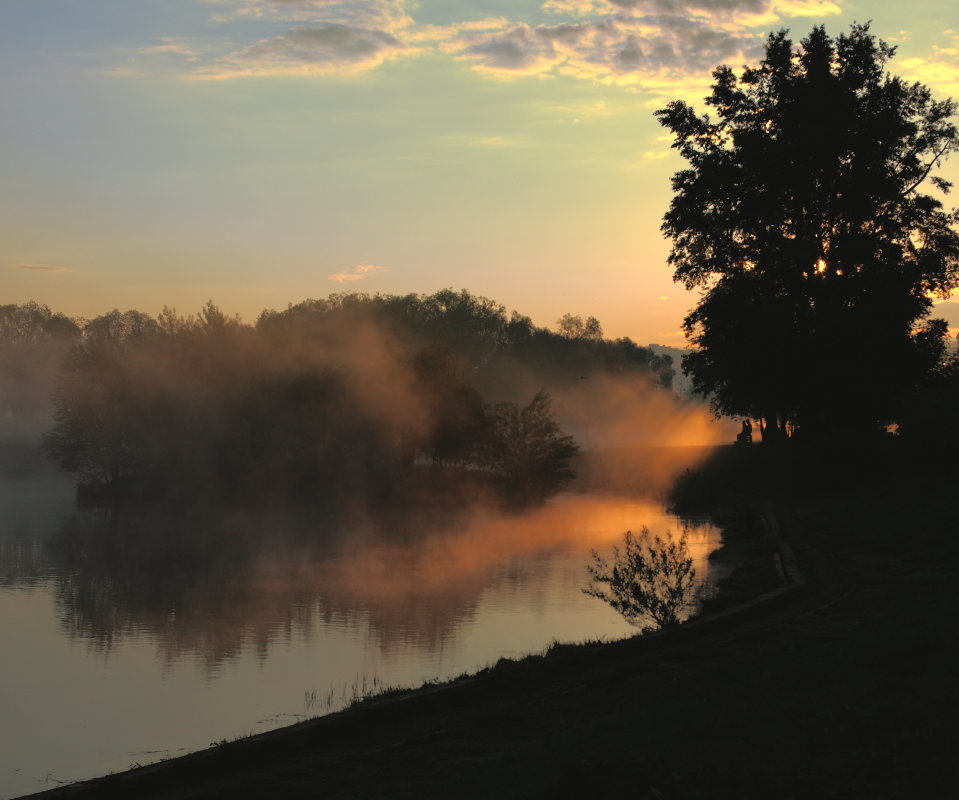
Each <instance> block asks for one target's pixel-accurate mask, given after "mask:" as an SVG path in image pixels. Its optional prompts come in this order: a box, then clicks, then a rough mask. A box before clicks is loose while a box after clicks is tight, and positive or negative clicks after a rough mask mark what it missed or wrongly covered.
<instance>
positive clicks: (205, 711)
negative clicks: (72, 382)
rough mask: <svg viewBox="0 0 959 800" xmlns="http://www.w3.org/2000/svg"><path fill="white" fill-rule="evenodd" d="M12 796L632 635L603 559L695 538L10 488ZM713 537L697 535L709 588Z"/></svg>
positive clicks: (540, 522)
mask: <svg viewBox="0 0 959 800" xmlns="http://www.w3.org/2000/svg"><path fill="white" fill-rule="evenodd" d="M2 498H3V504H4V512H5V514H4V519H5V526H4V530H3V532H2V536H0V620H2V623H0V624H2V628H3V630H2V631H0V634H2V635H3V638H4V642H5V650H6V652H8V653H9V654H10V657H6V658H5V659H4V660H3V662H2V666H0V694H2V700H3V706H4V708H5V714H4V715H3V720H2V723H0V725H2V731H0V737H2V738H3V739H4V741H5V743H6V745H7V746H6V747H4V749H3V755H2V756H0V796H2V797H10V796H16V795H18V794H21V793H26V792H29V791H35V790H40V789H43V788H49V786H52V785H55V784H53V783H47V782H45V781H46V780H47V775H48V774H50V776H51V777H50V780H54V779H55V780H76V779H81V778H86V777H92V776H94V775H96V774H101V773H104V772H107V771H110V770H117V769H125V768H126V767H127V766H128V765H129V764H132V763H146V762H148V761H152V760H156V759H158V758H164V757H169V756H171V755H176V754H178V753H180V752H185V751H187V750H193V749H198V748H202V747H205V746H207V745H208V744H209V743H210V742H211V741H218V740H220V739H222V738H223V737H228V738H229V737H232V736H235V735H240V734H246V733H251V732H260V731H263V730H267V729H269V728H272V727H276V726H279V725H283V724H288V723H290V722H294V721H297V720H298V719H301V718H303V717H304V716H305V715H311V714H316V713H322V712H326V711H329V710H335V709H336V708H339V707H341V706H343V705H344V704H345V703H347V702H349V700H350V699H351V698H352V697H353V695H354V694H357V693H362V691H363V690H364V687H365V688H373V685H374V683H377V684H378V685H383V684H394V685H416V684H418V683H420V682H422V681H424V680H430V679H435V678H440V679H443V678H448V677H453V676H456V675H458V674H460V673H463V672H468V671H474V670H476V669H479V668H482V667H483V666H486V665H488V664H491V663H494V662H495V661H496V660H497V659H498V658H500V657H502V656H507V657H518V656H520V655H523V654H525V653H529V652H535V651H538V650H540V649H542V648H543V647H545V646H547V645H548V644H549V643H550V642H551V641H553V640H561V641H580V640H583V639H587V638H590V639H592V638H618V637H620V636H624V635H629V634H631V633H633V632H634V630H633V629H632V628H630V626H628V625H627V624H626V623H625V622H624V621H623V620H622V619H621V618H619V617H618V615H616V614H615V613H614V612H612V611H611V610H610V609H608V608H606V607H605V605H604V604H602V603H601V602H599V601H596V600H594V599H592V598H588V597H586V596H585V595H583V594H582V593H581V591H580V590H581V588H582V587H583V586H584V585H585V583H586V579H587V576H586V573H585V564H586V562H587V559H588V554H589V550H590V549H592V548H596V549H599V550H601V551H606V550H608V549H609V547H610V546H611V545H612V544H614V543H615V542H616V541H617V540H618V539H619V538H620V537H621V535H622V532H623V531H624V530H626V529H628V528H631V529H638V528H639V527H640V526H641V525H643V524H647V525H649V526H650V527H652V528H653V529H656V530H663V529H665V528H666V527H671V528H672V529H673V530H674V531H675V530H677V528H678V527H679V525H680V524H681V523H680V522H679V521H678V520H675V519H670V518H668V517H666V516H664V515H663V512H662V511H661V508H660V507H659V505H658V504H657V503H655V502H647V501H637V500H634V499H625V498H622V497H615V496H593V495H588V494H565V495H562V496H560V497H557V498H555V499H554V500H553V501H551V502H549V503H548V504H546V505H545V506H543V507H541V508H538V509H535V510H533V511H529V512H526V513H523V514H509V513H503V512H498V511H492V510H490V509H484V508H474V509H469V510H464V511H463V512H462V513H460V514H456V515H443V516H442V517H439V516H436V515H432V516H431V515H428V514H427V515H423V516H415V515H414V516H403V517H399V518H395V519H389V518H384V517H383V516H382V515H366V514H353V515H350V516H348V517H342V518H341V517H337V516H330V515H324V514H323V513H322V512H319V511H318V510H317V509H316V508H313V507H301V508H296V509H291V508H289V507H287V508H282V509H278V508H274V509H264V508H261V509H259V510H251V509H249V508H247V509H242V510H237V509H229V508H220V509H218V510H216V511H214V510H212V509H210V508H207V509H204V510H203V511H202V512H199V511H189V512H186V511H182V510H181V511H179V512H174V513H171V514H169V515H167V516H166V517H163V516H162V515H159V514H157V513H156V512H155V511H154V512H151V513H149V514H144V513H142V512H140V511H136V510H129V509H128V510H105V509H86V510H79V511H77V510H74V509H73V497H72V487H71V486H70V483H69V481H63V480H60V479H49V478H42V479H40V478H37V479H20V480H17V481H9V480H8V481H5V482H3V485H2ZM716 539H717V534H716V532H715V531H714V530H712V529H710V528H708V527H705V528H694V529H693V531H692V534H691V544H692V549H693V552H694V554H695V555H696V558H697V561H698V565H699V568H700V571H701V574H702V573H704V572H705V569H706V567H705V562H704V561H703V559H704V558H705V555H706V553H707V552H708V551H709V550H711V549H712V548H713V547H715V546H716V543H717V541H716Z"/></svg>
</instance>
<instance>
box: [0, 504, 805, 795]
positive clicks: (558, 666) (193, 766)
mask: <svg viewBox="0 0 959 800" xmlns="http://www.w3.org/2000/svg"><path fill="white" fill-rule="evenodd" d="M757 519H759V520H761V524H762V526H763V536H764V537H765V538H767V539H769V540H771V541H773V542H774V545H775V548H776V554H775V557H776V558H777V559H779V560H782V559H783V558H785V559H786V560H788V561H789V563H790V564H792V565H794V566H795V569H796V573H795V577H787V576H786V575H784V574H783V573H782V572H781V571H780V572H779V573H778V574H779V575H780V577H781V578H782V580H781V583H780V585H778V586H777V587H775V588H774V589H772V590H769V591H764V592H763V593H761V594H758V595H756V596H754V597H751V598H750V599H748V600H745V601H741V602H736V603H734V604H726V605H724V606H722V607H719V608H718V610H716V611H713V612H711V613H707V614H705V615H701V616H697V617H694V618H692V619H690V620H688V621H686V622H684V623H683V624H682V625H680V626H679V627H677V628H673V629H670V630H665V631H654V632H651V633H647V634H639V633H637V634H636V635H635V636H632V637H627V638H625V639H620V640H616V641H613V642H583V643H574V644H559V643H554V644H553V645H551V646H550V647H548V648H547V650H546V651H545V652H543V653H539V654H530V655H526V656H523V657H521V658H518V659H512V658H501V659H500V660H499V661H498V662H497V663H496V664H494V665H492V666H490V667H486V668H484V669H482V670H480V671H478V672H475V673H471V674H464V675H461V676H459V677H456V678H453V679H451V680H447V681H443V682H440V683H432V682H428V683H426V684H423V685H421V686H418V687H410V688H391V687H387V688H385V689H384V690H382V691H381V692H378V693H377V694H374V695H371V696H367V697H361V698H358V699H357V700H355V701H354V702H353V704H352V705H350V706H349V707H347V708H345V709H341V710H338V711H335V712H331V713H328V714H323V715H319V716H316V717H312V718H310V719H306V720H303V721H301V722H297V723H294V724H291V725H287V726H284V727H281V728H276V729H273V730H270V731H265V732H263V733H258V734H253V735H247V736H240V737H237V738H236V739H234V740H230V741H224V742H222V743H220V744H217V745H215V746H212V747H209V748H205V749H203V750H198V751H194V752H192V753H187V754H185V755H182V756H177V757H175V758H170V759H165V760H162V761H158V762H155V763H151V764H145V765H142V766H138V767H134V768H132V769H129V770H125V771H123V772H117V773H110V774H108V775H105V776H100V777H96V778H92V779H89V780H85V781H79V782H76V783H71V784H66V785H64V786H58V787H55V788H52V789H47V790H43V791H41V792H38V793H34V794H30V795H23V796H21V798H22V800H28V798H29V800H56V798H61V797H67V796H70V797H80V798H82V797H87V796H90V797H101V796H102V797H112V796H114V794H116V793H119V792H122V791H123V787H124V786H130V790H131V791H136V793H137V795H138V796H145V795H142V794H141V792H142V791H144V790H146V791H150V790H148V789H145V787H143V786H142V784H144V783H146V782H150V783H153V782H154V780H155V781H156V782H157V783H160V784H165V783H168V782H170V781H171V780H173V781H174V782H176V781H179V780H182V779H185V778H186V777H187V776H193V775H195V774H198V773H202V774H206V773H208V772H209V771H211V770H212V771H214V772H216V771H220V770H224V771H229V770H231V769H232V768H234V767H235V766H236V765H235V764H234V762H235V761H243V760H245V757H246V755H247V754H250V753H251V751H256V754H257V756H258V757H260V756H262V755H265V754H268V753H270V752H273V751H275V750H282V749H284V748H286V747H288V746H290V745H293V746H295V744H293V743H295V742H296V741H297V740H298V739H302V738H313V737H317V736H320V737H323V736H325V735H326V729H330V731H329V735H333V736H335V735H336V729H338V728H340V727H343V728H348V729H352V728H355V727H357V726H363V725H376V724H377V719H378V717H380V716H381V715H385V716H387V717H393V716H394V715H396V714H397V713H402V712H403V709H404V708H405V707H406V706H414V707H415V706H419V705H424V704H426V705H434V704H437V703H443V701H444V699H449V700H451V702H452V703H453V704H456V705H459V704H461V703H462V702H464V700H462V699H460V698H459V697H452V695H453V694H462V695H464V696H465V697H469V696H470V695H473V694H479V695H482V694H483V693H484V691H485V690H486V689H487V688H489V689H491V690H493V689H494V688H495V687H487V686H486V684H485V683H484V682H490V683H491V684H498V683H500V682H502V681H503V680H506V681H511V680H513V679H514V677H516V676H520V677H521V676H523V675H524V674H525V673H528V672H535V671H536V670H538V669H541V668H543V667H546V666H548V667H549V668H550V669H551V670H553V671H560V672H565V671H568V670H571V669H573V668H574V667H576V668H579V667H581V666H583V664H586V665H587V667H588V668H595V667H596V665H595V664H593V665H589V662H593V661H595V662H597V663H601V662H602V661H603V660H604V659H605V658H606V657H607V656H608V657H610V658H613V657H615V656H616V655H620V656H621V655H624V654H628V656H627V657H628V658H630V659H632V658H637V657H640V656H641V655H642V653H643V651H646V650H655V649H657V648H661V647H663V646H664V645H665V646H669V644H670V643H672V642H677V643H678V642H694V641H695V640H696V639H697V638H699V637H701V636H703V635H710V634H712V633H714V632H715V631H716V630H721V629H723V628H725V627H727V626H730V625H733V626H735V625H736V623H737V620H738V619H740V618H742V617H748V616H749V615H750V614H753V613H756V612H758V613H760V614H761V613H762V610H763V609H764V608H766V607H767V606H768V607H769V608H770V609H772V608H774V607H777V606H779V605H780V604H782V603H784V602H787V603H788V601H789V599H790V597H791V596H792V595H793V594H797V593H801V592H802V590H803V589H804V587H805V586H806V579H805V576H804V575H803V574H802V573H801V571H800V570H799V569H798V563H797V562H796V558H795V555H794V554H793V552H792V548H791V547H790V545H789V544H788V542H786V541H785V540H784V539H783V538H782V536H781V533H780V531H781V526H780V525H779V524H778V522H777V521H776V520H775V517H774V516H773V515H772V513H771V512H769V511H766V512H763V513H762V514H761V515H759V514H757ZM717 527H720V529H721V530H722V531H723V537H724V541H723V545H722V546H721V547H720V548H719V549H717V550H716V551H714V554H715V553H720V552H721V551H722V550H723V549H725V548H726V547H727V542H726V540H725V538H726V528H723V527H722V526H719V525H717ZM754 536H755V533H747V538H749V537H754ZM747 544H748V542H747ZM780 553H785V554H786V555H785V556H780ZM727 577H729V576H727ZM722 598H723V592H722V590H721V591H720V593H719V596H718V598H717V599H722ZM614 650H621V653H619V654H614V652H613V651H614ZM564 661H565V662H569V663H565V664H564V663H563V662H564ZM521 682H522V681H521ZM411 713H413V709H411ZM367 717H369V719H366V718H367ZM174 773H176V774H178V775H179V774H181V773H182V775H183V778H180V777H175V776H174ZM175 791H180V790H179V789H178V790H175ZM91 793H92V794H91ZM116 796H121V794H116ZM127 796H129V795H127ZM158 796H163V797H166V796H167V795H158ZM170 796H171V797H172V796H180V795H179V794H174V795H170ZM184 796H194V795H193V794H188V795H184ZM196 796H197V797H201V796H207V795H205V794H199V795H196ZM21 798H14V799H13V800H21Z"/></svg>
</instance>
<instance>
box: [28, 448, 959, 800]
mask: <svg viewBox="0 0 959 800" xmlns="http://www.w3.org/2000/svg"><path fill="white" fill-rule="evenodd" d="M719 458H720V460H719V462H718V463H716V464H714V465H712V467H707V469H706V471H705V472H704V473H703V474H702V475H701V476H700V477H698V478H695V479H692V480H688V481H687V482H686V483H685V485H684V486H682V487H681V491H680V496H681V497H682V499H683V500H684V501H685V502H687V503H690V504H695V503H706V504H709V505H712V506H713V507H716V506H717V505H724V506H726V507H727V508H728V507H730V506H737V505H739V506H740V507H741V504H743V503H748V504H750V505H751V506H752V507H753V508H759V509H765V510H766V511H767V512H769V511H770V509H771V510H772V515H773V517H774V519H775V520H776V521H777V523H778V527H779V528H780V529H781V532H782V535H783V537H784V538H785V539H786V540H787V541H789V542H791V543H792V545H793V549H794V551H795V553H796V555H797V556H798V559H799V562H800V564H801V566H802V568H803V572H804V573H805V576H806V582H805V583H804V584H803V585H801V586H797V587H796V588H794V589H792V590H791V591H787V592H784V593H780V594H778V595H777V596H776V597H774V598H773V599H772V600H770V601H768V602H766V603H760V604H757V605H754V606H752V607H751V608H749V609H747V610H745V611H742V612H740V613H737V614H732V615H727V616H725V617H721V618H719V619H717V620H715V621H713V622H711V623H706V624H700V625H692V626H685V627H684V628H681V629H679V630H678V631H676V632H675V633H671V634H667V635H657V636H653V637H645V638H639V639H634V640H629V641H625V642H619V643H613V644H606V645H590V646H581V647H560V648H554V649H553V650H552V651H551V652H550V653H548V654H547V655H545V656H539V657H533V658H528V659H525V660H523V661H521V662H502V663H500V664H499V665H497V666H496V667H495V668H493V669H492V670H489V671H488V672H486V673H485V674H482V675H480V676H478V677H475V678H471V679H466V680H461V681H459V682H457V683H454V684H453V685H451V686H447V687H437V688H427V689H424V690H422V691H420V692H417V693H412V694H408V695H404V696H399V697H393V698H385V699H382V700H378V701H373V702H368V703H366V704H363V705H361V706H360V707H358V708H355V709H353V710H351V711H348V712H344V713H341V714H337V715H334V716H331V717H326V718H322V719H318V720H315V721H312V722H308V723H303V724H301V725H298V726H294V727H293V728H288V729H285V730H282V731H277V732H273V733H271V734H265V735H263V736H260V737H257V738H255V739H249V740H243V741H238V742H234V743H231V744H228V745H224V746H221V747H218V748H215V749H213V750H209V751H205V752H203V753H197V754H194V755H192V756H187V757H185V758H181V759H177V760H175V761H171V762H166V763H164V764H161V765H156V766H153V767H146V768H143V769H139V770H134V771H132V772H129V773H124V774H122V775H117V776H111V777H108V778H104V779H101V780H98V781H93V782H90V783H87V784H79V785H76V786H73V787H65V788H61V789H56V790H53V791H51V792H45V793H43V794H41V795H36V796H35V797H38V798H39V797H42V798H45V799H47V798H48V799H49V800H54V799H55V798H56V799H57V800H59V799H60V798H68V797H69V798H77V800H94V798H97V799H100V798H103V799H105V798H144V799H145V800H146V799H148V798H156V799H157V800H159V798H214V797H216V798H221V797H222V798H266V797H270V798H307V797H309V798H327V797H329V798H564V797H569V798H573V797H630V798H657V799H659V800H662V799H664V798H725V797H730V798H824V797H836V798H945V797H952V796H955V795H954V792H955V790H956V785H957V778H959V768H957V765H956V764H957V760H956V758H955V752H954V751H955V744H954V743H955V724H956V712H957V711H959V702H957V701H959V680H957V666H959V664H957V652H959V648H957V635H956V631H957V630H959V626H957V624H956V619H957V612H959V593H957V591H956V587H957V581H956V578H957V573H959V569H957V554H959V553H957V550H959V547H957V534H959V515H957V505H956V501H955V499H956V497H957V493H959V471H957V470H956V469H955V467H954V466H950V461H949V460H948V459H943V460H942V462H941V463H940V464H939V465H938V466H933V465H930V464H929V463H927V462H923V461H921V460H919V459H918V458H916V457H914V456H910V455H909V454H907V453H902V452H898V451H896V452H888V453H887V452H883V453H879V454H875V455H874V456H870V457H868V458H865V459H864V458H861V457H856V458H852V457H849V456H848V454H835V453H834V454H825V455H823V454H811V455H807V456H804V457H802V458H800V459H798V460H797V459H796V458H794V457H792V456H789V457H784V456H782V455H780V454H774V453H770V452H768V451H765V452H764V451H763V448H759V447H755V448H753V449H751V450H749V451H745V450H744V451H737V450H733V449H729V450H728V451H726V452H724V453H721V454H720V457H719ZM787 566H788V565H787ZM748 578H749V576H748V575H747V580H746V583H747V584H748V583H749V579H748ZM740 588H742V586H741V587H740ZM146 724H148V721H147V722H146Z"/></svg>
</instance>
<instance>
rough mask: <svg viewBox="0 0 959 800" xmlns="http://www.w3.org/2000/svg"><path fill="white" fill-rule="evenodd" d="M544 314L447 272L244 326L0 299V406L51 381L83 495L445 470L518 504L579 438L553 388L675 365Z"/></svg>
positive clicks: (32, 408)
mask: <svg viewBox="0 0 959 800" xmlns="http://www.w3.org/2000/svg"><path fill="white" fill-rule="evenodd" d="M558 328H559V332H552V331H550V330H547V329H543V328H537V327H535V326H534V325H533V324H532V322H531V320H530V319H529V318H528V317H525V316H522V315H520V314H517V313H516V312H513V313H512V314H507V312H506V309H505V308H504V307H503V306H501V305H499V304H498V303H495V302H493V301H491V300H488V299H486V298H482V297H476V296H473V295H471V294H469V293H468V292H465V291H461V292H454V291H452V290H444V291H441V292H437V293H436V294H432V295H428V296H426V295H406V296H391V295H364V294H340V295H332V296H330V297H329V298H327V299H325V300H307V301H304V302H302V303H299V304H298V305H291V306H290V307H288V308H287V309H286V310H284V311H264V312H263V313H262V314H260V316H259V318H258V319H257V321H256V324H255V325H252V326H251V325H248V324H245V323H244V322H242V321H241V320H240V319H239V318H238V317H228V316H226V315H225V314H223V313H222V312H221V311H220V310H219V309H218V308H217V307H216V306H215V305H214V304H213V303H212V302H210V303H208V304H207V305H206V306H205V307H204V308H203V309H202V310H201V311H200V313H199V314H197V315H189V316H185V317H184V316H180V315H178V314H177V313H176V312H175V311H174V310H171V309H166V308H165V309H164V310H163V311H162V312H161V313H160V315H159V316H158V317H157V318H153V317H151V316H149V315H147V314H144V313H141V312H139V311H126V312H122V313H121V312H120V311H117V310H115V311H111V312H110V313H108V314H104V315H102V316H100V317H97V318H96V319H93V320H90V321H84V320H76V319H70V318H68V317H66V316H64V315H62V314H57V313H54V312H52V311H50V309H48V308H47V307H45V306H40V305H38V304H36V303H27V304H24V305H20V306H0V387H2V388H0V410H2V414H3V417H4V419H6V420H7V421H10V420H17V419H26V418H29V417H31V416H38V415H39V416H42V415H43V414H44V413H45V409H44V406H45V405H46V397H45V395H46V394H47V393H49V394H50V397H51V402H52V408H51V409H49V412H50V413H52V427H51V428H50V430H49V431H48V432H47V433H46V435H45V436H44V448H45V450H46V452H47V453H48V454H49V455H50V456H51V457H52V458H53V459H54V460H55V461H56V462H57V463H58V464H59V466H60V467H61V468H62V469H64V470H67V471H70V472H73V473H76V474H77V476H78V479H79V483H80V486H81V487H83V488H84V491H85V492H86V494H87V495H88V496H91V497H103V498H106V497H110V498H113V497H124V498H128V497H131V496H135V497H157V498H170V497H171V496H172V497H176V498H182V499H198V498H210V499H227V498H229V499H243V498H252V497H260V496H264V495H266V496H275V495H277V494H283V495H288V494H291V493H292V494H295V495H298V496H304V497H325V498H334V497H338V498H344V497H347V496H349V497H356V496H358V497H360V498H363V499H367V500H368V499H372V498H376V499H382V498H384V497H385V496H387V495H390V494H391V493H393V494H395V493H397V491H400V492H402V493H403V494H410V493H411V492H412V493H415V491H416V489H417V487H419V486H422V485H429V486H432V487H434V489H436V488H442V489H443V490H444V492H445V494H446V495H447V496H454V495H455V494H456V492H455V491H453V488H454V485H455V488H456V489H457V490H458V491H462V490H463V489H464V486H465V487H467V488H468V491H469V492H470V493H472V494H475V493H476V492H477V491H488V492H490V493H491V494H493V495H495V496H496V497H497V498H498V499H500V500H502V501H504V502H507V503H511V504H528V503H534V502H538V501H541V500H542V499H544V498H545V497H547V496H549V495H550V494H552V493H554V492H556V491H558V490H559V489H561V488H563V487H564V486H565V485H566V484H567V483H568V482H569V481H570V480H571V478H572V477H573V474H572V471H571V469H570V466H569V461H570V458H571V457H572V456H573V455H574V454H575V453H576V450H577V446H576V444H575V442H574V441H573V439H572V438H571V437H569V436H566V435H564V434H563V432H562V431H561V430H560V429H559V426H558V424H557V422H556V420H555V419H554V416H553V413H552V409H551V405H550V398H549V395H548V393H547V392H548V390H551V389H559V388H562V387H563V386H567V385H570V384H573V383H575V382H576V381H580V380H583V379H585V378H587V377H591V376H595V375H597V374H627V373H628V374H633V375H642V376H645V378H646V379H648V380H649V381H650V383H651V384H657V385H660V386H669V384H670V382H671V379H672V374H673V372H672V364H671V359H669V357H657V356H656V355H654V354H653V352H652V351H651V350H649V349H647V348H643V347H639V346H637V345H636V344H634V343H633V342H631V341H630V340H628V339H618V340H615V341H610V340H606V339H604V338H603V337H602V328H601V326H600V324H599V322H598V321H597V320H595V319H594V318H591V317H590V318H587V319H585V320H583V319H581V318H580V317H576V316H572V315H569V314H567V315H566V316H564V317H563V318H562V319H561V320H559V323H558ZM54 373H56V378H55V381H54V382H53V384H52V387H53V388H52V392H51V391H50V387H51V378H52V376H53V374H54ZM446 490H450V491H446Z"/></svg>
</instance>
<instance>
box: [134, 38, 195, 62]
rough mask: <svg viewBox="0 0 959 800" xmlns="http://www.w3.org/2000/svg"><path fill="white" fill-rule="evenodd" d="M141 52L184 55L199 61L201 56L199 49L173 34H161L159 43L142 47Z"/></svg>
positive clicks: (191, 59)
mask: <svg viewBox="0 0 959 800" xmlns="http://www.w3.org/2000/svg"><path fill="white" fill-rule="evenodd" d="M140 52H141V53H143V54H144V55H174V56H183V57H184V58H188V59H189V60H190V61H198V60H199V58H200V52H199V51H198V50H196V49H195V48H194V47H192V46H190V45H188V44H187V43H186V42H184V41H183V40H181V39H176V38H174V37H172V36H161V37H160V43H159V44H154V45H150V46H148V47H141V48H140Z"/></svg>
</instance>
